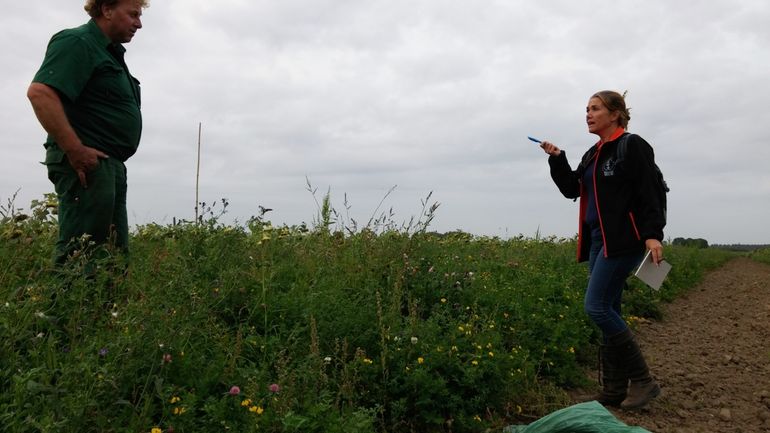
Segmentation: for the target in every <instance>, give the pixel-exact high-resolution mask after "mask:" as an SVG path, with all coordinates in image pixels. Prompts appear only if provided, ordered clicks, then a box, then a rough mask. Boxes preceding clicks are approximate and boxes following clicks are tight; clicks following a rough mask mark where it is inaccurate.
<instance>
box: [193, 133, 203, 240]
mask: <svg viewBox="0 0 770 433" xmlns="http://www.w3.org/2000/svg"><path fill="white" fill-rule="evenodd" d="M201 127H202V122H198V162H197V167H196V169H195V224H196V225H197V224H198V223H199V221H200V220H199V219H198V203H200V202H199V201H198V185H199V182H200V176H201Z"/></svg>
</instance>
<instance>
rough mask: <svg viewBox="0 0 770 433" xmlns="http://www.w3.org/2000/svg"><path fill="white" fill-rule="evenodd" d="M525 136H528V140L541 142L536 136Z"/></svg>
mask: <svg viewBox="0 0 770 433" xmlns="http://www.w3.org/2000/svg"><path fill="white" fill-rule="evenodd" d="M527 138H529V139H530V140H532V141H534V142H535V143H542V141H540V140H538V139H537V138H535V137H530V136H527Z"/></svg>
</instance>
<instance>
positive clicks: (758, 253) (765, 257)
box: [749, 247, 770, 264]
mask: <svg viewBox="0 0 770 433" xmlns="http://www.w3.org/2000/svg"><path fill="white" fill-rule="evenodd" d="M749 257H751V258H752V259H754V260H756V261H758V262H763V263H767V264H770V247H765V248H761V249H757V250H754V251H752V252H751V253H749Z"/></svg>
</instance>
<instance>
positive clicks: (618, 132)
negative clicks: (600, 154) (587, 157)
mask: <svg viewBox="0 0 770 433" xmlns="http://www.w3.org/2000/svg"><path fill="white" fill-rule="evenodd" d="M624 132H626V130H625V128H623V127H622V126H618V129H616V130H615V132H613V133H612V135H610V139H609V140H607V141H602V140H601V139H599V141H597V142H596V145H597V146H600V147H601V145H603V144H604V143H609V142H610V141H615V140H617V139H618V137H620V136H621V135H623V133H624Z"/></svg>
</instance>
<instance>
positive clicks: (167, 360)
mask: <svg viewBox="0 0 770 433" xmlns="http://www.w3.org/2000/svg"><path fill="white" fill-rule="evenodd" d="M170 362H171V354H170V353H165V354H163V363H164V364H168V363H170Z"/></svg>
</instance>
